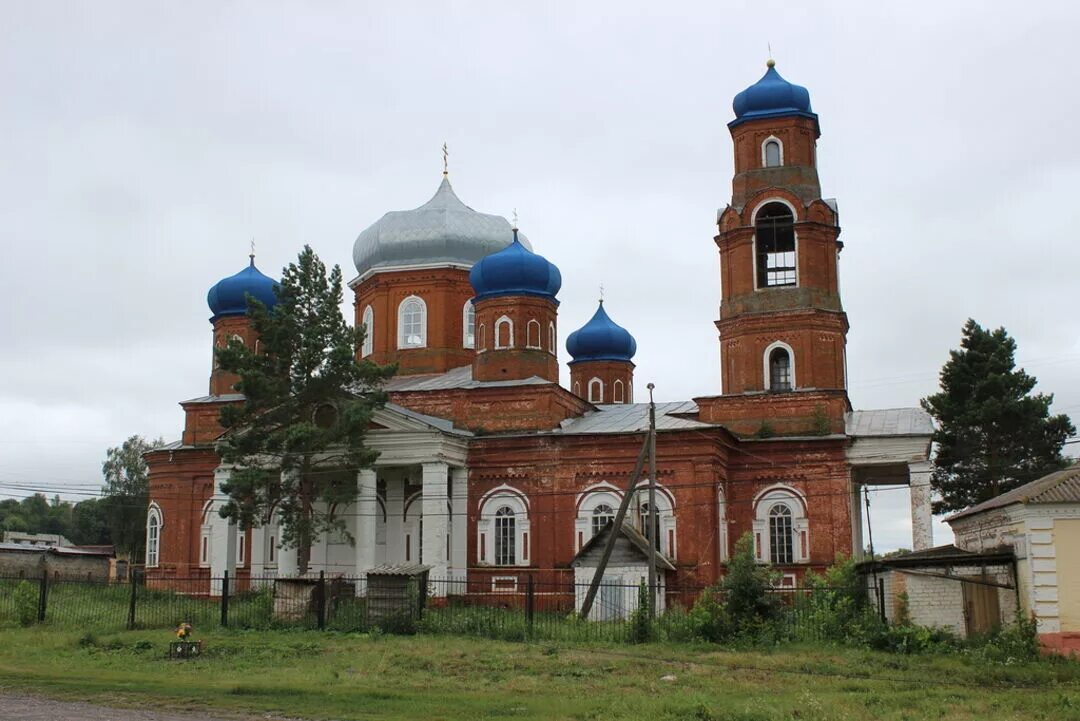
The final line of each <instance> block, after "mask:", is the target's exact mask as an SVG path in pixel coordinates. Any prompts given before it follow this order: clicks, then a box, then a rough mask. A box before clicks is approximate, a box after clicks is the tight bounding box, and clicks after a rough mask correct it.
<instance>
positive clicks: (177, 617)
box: [0, 574, 877, 642]
mask: <svg viewBox="0 0 1080 721" xmlns="http://www.w3.org/2000/svg"><path fill="white" fill-rule="evenodd" d="M587 591H588V584H580V583H573V582H549V581H540V580H537V579H535V578H534V577H532V576H531V575H530V576H527V577H525V578H521V579H517V578H515V579H513V580H512V581H510V580H507V579H500V578H490V577H489V578H480V579H469V580H464V579H448V578H440V579H428V580H427V582H426V583H424V582H421V581H418V580H417V579H409V580H407V581H405V582H402V583H399V584H396V585H392V586H386V585H381V584H380V585H377V584H375V583H374V582H372V583H371V584H370V585H369V579H367V578H365V577H363V576H359V577H345V576H333V577H330V576H326V575H322V574H320V575H318V576H308V577H304V578H301V579H278V578H272V577H266V578H241V579H239V580H238V579H231V578H228V577H227V576H226V577H222V578H211V579H207V578H206V577H201V578H181V579H178V578H170V579H168V580H155V579H149V580H146V579H144V578H142V577H141V576H133V577H132V578H131V580H129V581H125V582H105V581H100V582H96V581H87V580H85V579H84V580H65V579H62V578H59V579H57V578H48V577H41V578H4V577H0V627H3V626H10V625H16V624H22V625H32V624H46V625H50V626H54V627H58V628H65V629H73V630H86V631H88V632H104V631H112V630H121V629H136V628H146V629H152V628H175V627H176V626H178V625H179V624H181V623H190V624H192V625H193V626H195V627H196V628H208V627H213V626H225V627H231V628H258V629H271V628H286V627H299V628H310V629H326V630H334V631H349V632H370V631H374V632H387V633H428V634H439V633H445V634H458V635H469V636H482V637H488V638H496V639H503V640H552V641H592V640H596V641H613V642H629V641H640V640H643V638H642V634H643V633H644V634H645V635H647V636H648V637H651V638H656V637H663V638H668V639H671V640H690V638H689V636H690V634H691V633H692V626H693V620H692V619H691V618H690V611H689V609H690V608H691V607H692V605H693V604H694V603H695V602H696V601H697V600H698V599H700V597H701V596H702V594H714V595H716V594H718V592H717V591H715V590H713V589H706V588H702V587H700V586H681V587H680V586H670V585H669V586H667V587H666V588H664V589H662V591H661V593H660V594H658V595H659V596H662V597H660V598H658V605H657V607H658V614H657V619H656V620H655V621H653V622H649V621H648V618H647V614H648V611H647V608H646V606H647V604H648V593H647V591H645V590H644V589H643V588H642V587H641V586H632V585H624V584H615V583H604V584H602V585H601V586H600V589H599V592H598V593H597V594H596V599H595V602H594V605H593V609H592V611H591V612H590V613H589V616H588V618H587V619H582V618H581V617H580V614H579V611H580V609H581V605H582V600H583V599H584V597H585V595H586V593H587ZM770 593H772V594H776V600H777V601H778V603H777V605H778V606H779V608H780V612H779V613H778V614H777V615H776V618H775V619H774V621H773V625H774V629H775V630H776V632H777V633H780V634H783V635H786V636H787V637H789V638H793V639H799V640H828V639H829V638H830V637H833V636H835V635H836V634H837V629H836V614H835V613H830V612H829V611H830V609H833V606H834V605H835V604H834V599H833V597H836V598H840V597H847V598H851V597H852V594H849V593H847V592H846V591H844V590H843V589H828V588H820V587H818V588H814V589H807V588H780V589H774V590H772V591H771V592H770ZM864 595H865V594H864ZM875 605H877V604H868V603H864V604H863V605H862V608H861V610H860V611H859V612H860V613H861V614H862V616H861V617H866V616H869V617H873V618H876V617H877V612H876V611H875V610H874V606H875ZM643 629H645V630H643Z"/></svg>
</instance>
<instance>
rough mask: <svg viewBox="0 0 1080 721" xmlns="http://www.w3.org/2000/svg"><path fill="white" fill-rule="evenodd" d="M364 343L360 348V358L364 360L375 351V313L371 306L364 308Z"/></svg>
mask: <svg viewBox="0 0 1080 721" xmlns="http://www.w3.org/2000/svg"><path fill="white" fill-rule="evenodd" d="M362 318H363V321H362V322H363V324H364V343H363V344H362V345H361V346H360V357H361V358H366V357H367V356H369V355H371V352H372V351H373V350H374V349H375V312H374V311H373V310H371V306H370V305H369V306H367V307H366V308H364V314H363V316H362Z"/></svg>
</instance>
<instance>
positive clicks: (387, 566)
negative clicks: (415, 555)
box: [367, 563, 431, 577]
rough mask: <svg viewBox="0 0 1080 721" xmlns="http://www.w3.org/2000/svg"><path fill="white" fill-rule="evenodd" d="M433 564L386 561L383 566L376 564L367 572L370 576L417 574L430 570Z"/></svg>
mask: <svg viewBox="0 0 1080 721" xmlns="http://www.w3.org/2000/svg"><path fill="white" fill-rule="evenodd" d="M430 570H431V566H424V565H421V564H419V563H384V564H383V565H381V566H376V567H375V568H373V569H371V570H370V571H368V572H367V575H368V576H369V577H370V576H415V575H417V574H421V573H424V572H425V571H430Z"/></svg>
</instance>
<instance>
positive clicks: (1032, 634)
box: [967, 611, 1041, 666]
mask: <svg viewBox="0 0 1080 721" xmlns="http://www.w3.org/2000/svg"><path fill="white" fill-rule="evenodd" d="M967 652H968V654H969V655H970V656H972V657H973V658H976V659H978V660H980V661H985V662H987V663H993V664H1002V665H1005V666H1008V665H1011V664H1014V663H1021V662H1024V661H1035V660H1037V659H1038V658H1039V657H1040V656H1041V649H1040V646H1039V630H1038V626H1037V624H1036V623H1035V619H1034V618H1033V617H1032V618H1027V617H1025V616H1024V615H1023V614H1021V613H1020V612H1019V611H1017V613H1016V619H1015V620H1014V621H1013V623H1012V625H1010V626H1005V627H1003V628H999V629H996V630H994V631H993V632H992V633H990V634H988V635H986V636H983V637H981V638H974V639H971V640H970V641H969V648H968V649H967Z"/></svg>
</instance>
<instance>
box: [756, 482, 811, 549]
mask: <svg viewBox="0 0 1080 721" xmlns="http://www.w3.org/2000/svg"><path fill="white" fill-rule="evenodd" d="M780 503H783V504H786V505H787V506H788V507H789V508H790V509H791V526H792V532H793V533H794V534H795V538H793V539H792V550H793V551H794V553H793V556H794V559H793V563H795V564H800V563H808V562H809V561H810V523H809V520H808V519H807V517H806V508H807V506H806V498H805V497H804V496H803V494H802V493H800V492H799V491H797V490H796V489H794V488H792V487H791V486H788V485H784V484H777V485H773V486H769V487H768V488H765V489H762V490H761V491H758V493H757V495H755V496H754V524H753V526H754V548H755V551H756V556H757V560H758V563H768V562H769V559H770V558H771V557H772V553H771V550H772V549H771V546H770V543H771V541H770V538H769V511H771V510H772V508H773V506H775V505H777V504H780Z"/></svg>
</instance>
